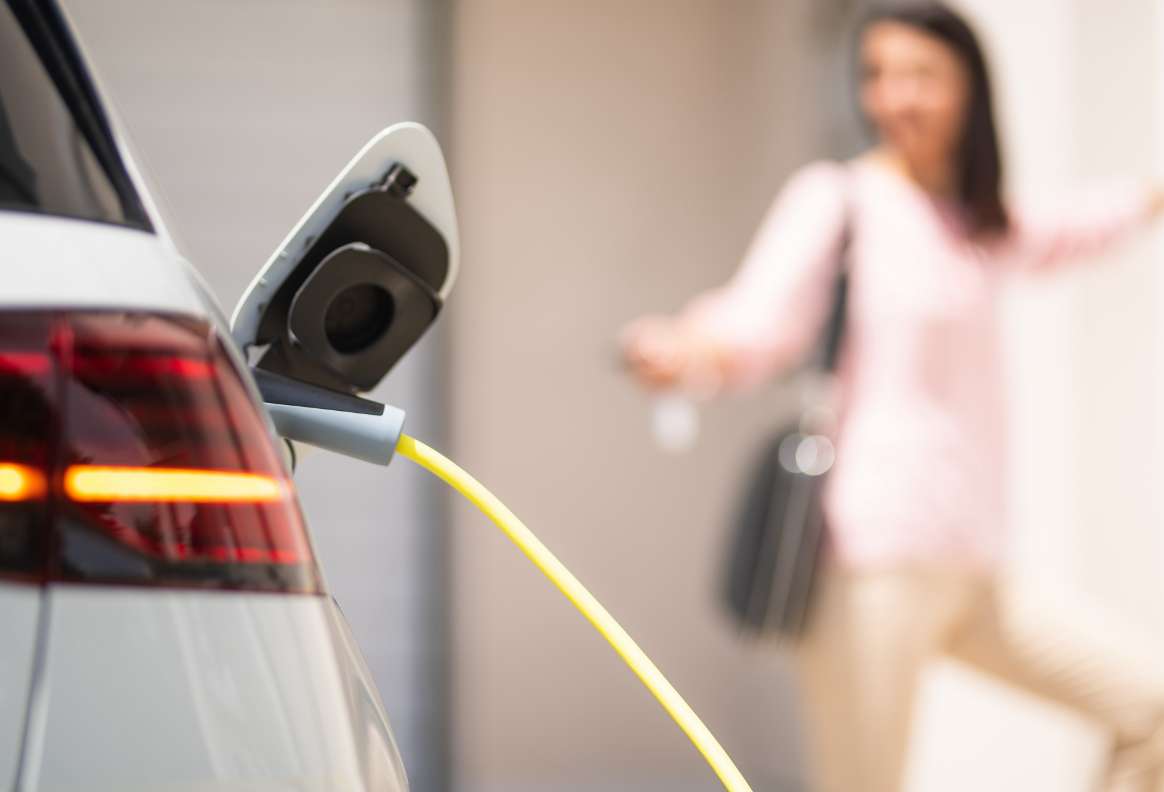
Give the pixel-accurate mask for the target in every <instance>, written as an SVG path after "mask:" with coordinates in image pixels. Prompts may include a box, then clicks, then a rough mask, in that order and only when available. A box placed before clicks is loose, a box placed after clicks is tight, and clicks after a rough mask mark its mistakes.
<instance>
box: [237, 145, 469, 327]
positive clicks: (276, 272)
mask: <svg viewBox="0 0 1164 792" xmlns="http://www.w3.org/2000/svg"><path fill="white" fill-rule="evenodd" d="M394 162H399V163H402V164H404V165H406V166H407V167H408V169H409V170H411V171H412V172H413V173H414V174H416V177H417V182H416V187H415V188H414V189H413V191H412V193H411V194H410V195H409V196H408V202H409V203H410V204H412V206H413V208H415V209H416V211H418V212H420V214H421V215H423V216H424V218H425V219H426V220H428V221H429V222H430V223H432V225H433V227H434V228H436V230H437V231H439V232H440V233H441V236H443V237H444V239H445V244H446V245H448V248H449V274H448V277H446V278H445V282H444V283H443V284H442V285H441V288H440V291H439V292H438V293H439V294H440V296H441V298H442V299H444V298H446V297H448V294H449V291H450V290H451V289H452V288H453V283H455V282H456V279H457V269H458V267H459V265H460V259H461V245H460V238H459V236H458V234H457V213H456V209H455V207H454V205H453V188H452V186H451V185H450V183H449V172H448V169H447V168H446V166H445V158H444V155H443V154H442V153H441V147H440V144H439V143H438V142H437V139H436V138H435V137H434V136H433V134H432V132H430V131H428V129H426V128H425V127H423V126H421V125H420V124H415V123H411V122H408V123H403V124H394V125H392V126H390V127H388V128H387V129H385V130H383V131H382V132H380V133H379V134H377V135H376V136H375V137H374V138H372V139H371V140H370V141H368V143H367V145H365V146H364V147H363V148H362V149H360V151H359V153H357V154H356V156H355V157H353V158H352V161H351V162H349V163H348V165H347V167H345V168H344V169H343V171H341V172H340V174H339V176H337V177H336V178H335V180H334V181H333V182H332V183H331V184H330V185H329V186H328V188H327V189H326V190H324V192H323V195H321V196H320V197H319V198H318V199H317V200H316V202H315V204H313V205H312V207H311V208H310V209H308V210H307V213H306V214H305V215H304V216H303V217H302V218H301V219H300V221H299V222H298V223H296V225H295V227H294V228H293V229H291V233H289V234H288V235H287V238H286V239H284V240H283V241H282V243H280V245H279V247H278V248H276V249H275V252H274V254H272V256H271V258H270V259H269V260H268V261H267V263H266V264H265V265H264V266H263V268H262V269H261V270H259V272H258V274H257V275H255V278H254V280H253V281H251V285H250V286H248V287H247V290H246V293H245V294H244V295H243V298H242V300H241V301H240V302H239V304H238V306H237V307H236V308H235V311H234V316H232V317H231V322H230V324H231V328H232V332H233V334H234V339H235V343H237V344H238V345H239V346H240V347H241V348H243V349H244V350H245V349H246V348H247V346H249V345H250V344H251V343H252V342H253V341H254V339H255V334H256V333H257V332H258V327H259V319H260V318H261V316H262V313H263V308H264V307H266V304H267V303H268V302H269V301H270V299H271V297H272V296H273V295H274V294H275V292H276V291H277V290H278V288H279V286H280V285H282V283H283V280H284V279H285V278H286V277H287V275H288V274H290V273H291V272H292V271H293V270H294V268H295V265H296V264H297V263H298V261H299V257H300V256H301V255H302V253H303V252H304V250H306V248H307V247H308V245H309V242H310V240H312V239H313V238H315V237H316V236H318V235H319V233H320V232H321V231H322V230H323V229H324V228H326V227H327V225H328V223H330V222H331V221H332V220H333V219H334V218H335V216H336V215H337V214H338V213H339V210H340V209H341V208H342V207H343V204H344V201H345V200H347V197H348V196H349V195H351V194H352V193H353V192H356V191H358V190H365V189H367V188H368V187H370V186H372V185H373V184H375V183H376V182H377V181H379V180H380V179H382V178H384V173H385V172H386V171H387V169H388V167H389V166H390V165H391V164H392V163H394Z"/></svg>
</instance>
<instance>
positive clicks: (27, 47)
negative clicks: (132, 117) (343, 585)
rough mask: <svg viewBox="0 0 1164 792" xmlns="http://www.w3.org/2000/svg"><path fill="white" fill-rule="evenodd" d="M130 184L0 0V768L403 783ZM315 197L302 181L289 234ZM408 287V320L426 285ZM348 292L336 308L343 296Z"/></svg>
mask: <svg viewBox="0 0 1164 792" xmlns="http://www.w3.org/2000/svg"><path fill="white" fill-rule="evenodd" d="M441 168H442V169H443V161H442V162H441ZM356 170H357V171H358V170H359V169H358V168H357V169H356ZM353 173H355V172H353ZM356 175H358V174H356ZM353 178H355V177H354V176H352V174H348V178H347V181H344V180H343V179H341V180H339V181H337V185H338V186H339V187H343V188H344V189H343V190H341V191H339V192H336V190H333V193H336V194H338V195H339V198H338V199H335V200H340V201H341V202H342V200H346V199H347V198H348V197H349V195H350V188H351V184H352V179H353ZM446 178H447V177H446ZM423 181H424V180H423V178H422V184H423ZM339 182H343V183H342V184H340V183H339ZM438 186H439V187H441V189H445V188H446V187H447V184H446V185H438ZM340 193H342V194H340ZM424 200H431V196H430V197H429V198H426V199H424ZM449 200H450V201H451V197H450V198H449ZM332 203H334V200H333V201H332ZM152 207H153V203H152V201H151V200H150V198H149V196H148V195H147V194H146V192H145V191H144V189H143V187H142V184H141V182H140V180H139V179H137V178H136V176H135V170H134V167H133V165H132V162H131V161H130V159H129V158H128V155H127V153H126V151H125V149H124V147H123V145H122V144H121V142H120V140H119V138H118V136H117V134H116V130H115V127H114V125H113V123H112V122H111V120H110V116H109V114H108V112H107V111H106V108H105V106H104V104H103V102H102V100H101V98H100V96H99V93H98V91H97V89H96V88H95V86H94V84H93V81H92V79H91V78H90V76H89V74H88V72H87V70H86V67H85V65H84V62H83V59H82V57H81V55H80V53H79V50H78V48H77V47H76V45H75V43H74V40H73V37H72V36H71V34H70V32H69V29H68V24H67V22H66V20H65V19H64V17H63V16H62V14H61V13H60V11H59V10H58V9H57V7H56V6H55V4H53V3H51V2H35V1H34V0H5V2H4V3H3V4H0V272H2V280H0V625H2V627H3V633H2V635H3V637H2V638H0V786H4V785H7V786H8V788H12V789H15V790H19V791H20V792H34V791H36V792H41V791H43V792H49V791H52V792H64V791H65V790H118V792H129V790H151V791H153V790H182V792H223V791H225V790H237V791H238V792H244V790H245V792H260V791H261V790H345V791H348V790H357V791H358V790H386V791H393V790H404V789H406V788H407V782H406V779H405V774H404V769H403V764H402V762H401V758H400V756H399V754H398V752H397V749H396V746H395V744H394V742H393V738H392V733H391V730H390V728H389V725H388V721H387V718H386V716H385V714H384V710H383V707H382V705H381V702H380V699H379V695H378V693H377V691H376V688H375V686H374V684H373V682H372V680H371V677H370V676H369V673H368V670H367V668H366V667H365V664H364V662H363V660H362V658H361V656H360V653H359V650H358V649H357V647H356V645H355V644H354V642H353V640H352V637H351V634H350V632H349V630H348V628H347V625H346V624H345V622H344V619H343V617H342V615H341V614H340V612H339V610H338V608H337V606H336V604H335V603H334V601H333V600H332V598H331V597H330V596H329V595H328V593H327V588H326V586H325V583H324V579H323V576H322V575H321V572H320V570H319V568H318V566H317V562H316V558H315V555H314V553H313V551H312V543H311V539H310V535H309V533H308V531H307V528H306V526H305V525H304V521H303V517H302V514H301V512H300V509H299V506H298V503H297V500H296V495H295V491H294V487H293V484H292V483H291V480H290V474H289V466H288V461H287V456H288V455H287V454H286V453H285V451H286V447H285V444H284V442H283V441H282V440H280V438H278V437H277V436H276V434H275V433H274V431H273V428H272V423H271V419H270V415H269V413H268V411H267V410H266V409H265V408H264V405H263V399H262V398H261V397H260V394H259V390H258V389H257V387H256V384H255V379H254V377H253V376H252V374H251V372H250V369H249V368H248V366H247V362H246V361H245V360H244V353H243V351H242V350H240V348H239V346H238V345H237V344H236V339H237V338H238V333H237V328H236V334H235V338H232V336H231V331H230V328H229V327H228V326H227V323H226V321H225V319H224V318H223V314H222V312H221V311H220V310H219V308H218V307H217V306H216V305H215V303H214V300H213V298H212V297H211V296H210V295H209V293H208V292H207V290H206V289H205V288H204V287H203V286H202V285H201V283H200V281H199V279H198V277H197V275H196V273H195V272H194V270H193V269H192V268H191V267H190V266H189V265H188V264H187V263H186V262H185V261H183V260H182V258H181V257H180V256H179V255H178V253H177V252H176V250H175V248H174V246H173V244H172V243H171V242H170V240H169V239H168V238H167V237H166V235H165V232H164V229H163V228H162V226H161V223H160V220H159V218H158V217H157V215H156V212H155V211H154V210H153V208H152ZM449 207H450V213H449V217H450V218H451V203H449ZM334 210H335V207H334V206H332V205H331V204H329V203H328V201H327V200H322V199H321V203H320V204H319V205H317V207H315V208H314V209H313V214H312V215H310V217H309V218H308V219H305V222H304V223H303V224H301V226H300V227H299V228H298V229H297V231H296V232H293V234H292V237H294V234H295V233H300V232H302V233H308V232H311V233H310V234H309V240H308V241H312V240H314V239H316V236H315V232H312V231H311V229H312V228H313V227H314V226H313V223H315V224H316V225H319V223H321V222H325V221H326V219H327V218H326V217H324V215H327V213H328V212H332V214H334ZM321 213H323V214H321ZM329 216H330V215H329ZM320 217H324V220H322V221H321V220H319V218H320ZM311 218H315V219H314V220H312V219H311ZM434 222H436V221H434ZM437 225H440V223H439V222H437ZM304 229H306V230H304ZM317 230H318V229H317ZM453 233H454V234H455V231H454V232H453ZM450 238H451V237H450ZM353 244H355V243H353ZM355 246H356V247H357V248H358V247H359V244H355ZM450 246H451V247H452V248H454V249H455V243H452V244H451V245H447V246H446V247H450ZM351 247H352V245H349V248H351ZM345 250H347V252H348V254H350V253H351V250H348V249H345ZM356 252H359V250H357V251H356ZM373 252H375V251H373ZM446 252H447V251H446ZM295 255H296V251H288V249H287V248H284V249H283V250H282V251H280V253H279V254H278V255H277V256H276V257H274V259H273V262H274V263H273V265H271V266H273V267H274V269H272V268H271V266H269V267H268V270H267V271H266V272H267V274H265V275H264V276H263V277H261V278H259V279H258V281H256V285H255V287H254V289H255V290H257V292H253V293H258V294H259V295H260V296H259V298H254V299H252V302H251V305H252V310H251V313H250V314H248V316H250V318H251V319H253V324H254V328H253V333H252V335H251V336H248V337H247V339H246V340H248V341H253V342H255V346H256V349H255V350H250V351H251V352H260V353H261V352H262V348H260V347H263V348H266V349H267V350H268V357H269V356H270V354H273V353H270V350H271V349H277V347H278V345H279V342H278V341H275V342H274V343H272V342H271V339H266V340H265V341H264V339H262V338H258V337H257V336H255V335H254V334H255V333H259V329H258V324H259V319H261V318H262V311H263V309H264V308H266V304H267V303H268V302H269V300H265V299H262V297H261V294H262V290H263V289H271V290H275V289H277V287H279V286H280V284H281V282H282V281H281V280H280V277H283V276H281V275H280V274H279V273H280V272H283V275H286V276H288V277H290V276H289V275H287V273H289V272H290V271H291V270H290V269H288V267H290V264H287V265H286V266H283V269H282V270H280V269H279V267H280V266H282V265H280V264H279V262H293V260H294V259H295ZM357 258H358V257H357ZM357 269H358V267H357ZM452 269H453V267H452V266H451V265H450V264H449V262H446V274H448V272H447V271H451V270H452ZM284 270H286V272H284ZM409 288H413V290H414V291H417V290H418V289H419V291H417V293H418V294H424V295H428V296H429V297H431V298H432V299H433V300H434V301H435V302H434V303H433V307H432V310H431V312H429V309H428V308H424V310H423V311H421V313H423V314H424V316H426V317H427V319H426V321H431V320H432V318H433V316H435V311H436V308H437V307H439V301H440V299H441V298H443V289H447V284H444V285H443V288H436V287H434V288H431V289H429V288H428V287H424V288H421V287H419V286H410V287H409ZM368 294H369V292H368V290H367V289H364V290H363V291H362V292H361V291H359V290H355V291H353V292H352V294H350V295H349V297H352V298H353V299H349V300H348V301H347V302H346V303H343V305H342V306H341V307H345V306H346V308H347V309H350V310H353V311H356V312H357V315H356V319H358V318H359V316H358V312H359V311H360V310H367V309H368V306H369V305H371V306H373V307H375V305H377V304H378V303H377V300H378V299H380V297H379V296H378V295H377V294H371V302H370V303H369V302H365V303H361V302H360V299H359V298H360V297H361V295H363V296H365V297H366V296H368ZM421 302H423V301H421ZM416 304H417V305H420V304H421V303H420V302H418V303H416ZM417 310H420V309H417ZM426 312H428V313H426ZM429 313H431V314H432V315H429ZM284 318H285V317H284ZM349 318H350V317H349ZM344 319H345V318H344V316H343V315H342V311H341V312H340V314H336V313H335V312H333V311H330V310H329V311H328V317H327V321H328V322H329V323H330V324H329V325H328V328H327V332H331V331H332V330H336V332H339V333H340V334H341V336H340V340H341V341H342V342H343V343H344V344H347V348H346V353H350V354H351V355H356V354H357V353H359V352H360V350H362V349H364V348H365V347H367V346H370V345H372V344H371V340H370V339H369V338H367V337H364V336H362V335H361V334H360V332H358V330H359V328H356V331H355V332H353V329H352V327H351V326H350V322H349V323H348V325H345V324H344ZM381 319H383V317H382V316H381ZM386 321H388V322H389V324H391V317H389V320H386ZM337 323H338V324H337ZM382 323H383V322H382ZM332 325H335V327H333V326H332ZM337 328H338V329H337ZM418 328H419V329H418ZM379 330H380V331H386V328H385V327H380V328H379ZM421 330H423V328H422V327H420V326H419V325H416V326H414V327H412V328H411V329H410V330H409V331H408V332H409V333H411V334H413V335H415V334H416V333H417V332H419V331H421ZM344 333H346V335H343V334H344ZM402 343H405V342H401V340H400V339H399V338H396V339H395V340H394V341H393V345H394V347H395V349H394V351H393V353H392V354H393V355H396V357H398V354H397V353H398V352H399V349H398V348H399V347H401V345H402ZM264 344H267V345H269V346H266V347H264ZM389 357H392V355H389ZM352 359H355V358H352ZM272 360H273V358H272ZM392 362H394V359H392V360H387V359H386V360H385V361H384V363H385V365H391V363H392ZM301 364H302V365H307V364H306V363H304V362H303V361H302V360H300V361H298V363H296V365H301ZM260 365H262V364H261V361H260ZM280 366H281V368H280ZM267 368H268V369H270V370H271V371H273V372H274V373H273V374H272V375H271V376H273V377H274V378H275V379H276V380H278V378H279V377H280V376H282V377H284V378H285V379H294V377H295V374H296V371H295V370H293V369H294V366H291V365H290V364H288V363H287V359H286V356H284V357H283V358H280V360H279V361H274V363H273V364H272V365H270V366H267ZM358 368H360V376H361V377H364V379H365V380H366V381H368V382H371V381H373V380H375V379H377V376H376V372H375V371H371V372H369V370H368V366H366V365H362V366H360V367H358ZM373 368H374V366H373ZM324 369H326V366H325V367H324ZM324 369H320V370H321V371H322V370H324ZM340 373H341V374H342V372H340ZM333 374H334V372H333ZM382 374H383V372H380V375H381V376H382ZM337 376H338V375H337ZM306 379H307V380H308V381H311V379H312V378H311V377H306ZM337 383H338V385H337ZM316 384H317V385H318V384H320V383H319V382H316ZM323 384H325V385H331V386H333V389H334V390H337V392H344V398H351V399H355V398H356V396H355V394H356V392H357V391H358V390H362V389H363V388H362V387H356V386H355V385H351V387H342V386H345V385H347V384H349V383H345V382H344V381H343V379H342V377H340V378H339V379H338V380H337V379H335V377H334V376H333V377H332V381H331V382H327V383H323Z"/></svg>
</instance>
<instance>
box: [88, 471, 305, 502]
mask: <svg viewBox="0 0 1164 792" xmlns="http://www.w3.org/2000/svg"><path fill="white" fill-rule="evenodd" d="M65 494H66V495H68V496H69V498H71V499H72V500H74V501H78V502H81V503H123V502H126V501H140V502H182V503H270V502H272V501H278V500H282V499H283V498H284V497H285V496H286V494H287V492H286V489H285V487H284V485H283V484H282V482H280V481H279V480H277V479H275V478H272V477H271V476H264V475H261V474H258V473H242V472H237V471H230V470H200V469H196V468H154V467H111V466H102V465H72V466H71V467H69V469H68V470H66V471H65Z"/></svg>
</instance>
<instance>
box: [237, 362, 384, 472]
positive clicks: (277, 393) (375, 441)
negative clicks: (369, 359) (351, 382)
mask: <svg viewBox="0 0 1164 792" xmlns="http://www.w3.org/2000/svg"><path fill="white" fill-rule="evenodd" d="M253 373H254V375H255V383H256V384H257V385H258V387H259V393H260V394H261V395H262V397H263V402H264V404H265V405H266V408H267V412H268V413H269V414H270V416H271V421H272V422H273V423H274V424H275V431H276V432H278V433H279V436H280V437H284V438H286V439H288V440H292V441H294V442H296V443H305V444H307V445H311V446H315V447H317V448H323V449H326V450H328V451H334V452H335V453H337V454H343V455H344V456H350V457H353V458H355V459H359V460H362V461H364V462H371V463H372V464H374V465H387V464H388V463H389V462H391V461H392V456H393V454H394V452H395V450H396V444H397V443H398V442H399V441H400V435H401V434H402V433H403V431H404V411H403V410H400V409H397V408H396V407H392V406H391V405H387V404H380V403H379V402H374V401H370V400H368V399H361V398H359V397H358V396H351V395H348V394H345V393H339V392H336V391H331V390H328V389H326V388H320V387H318V386H316V385H309V384H307V383H304V382H297V381H296V380H292V379H290V378H288V377H283V376H280V375H278V374H272V373H270V372H266V371H263V370H261V369H256V370H254V371H253Z"/></svg>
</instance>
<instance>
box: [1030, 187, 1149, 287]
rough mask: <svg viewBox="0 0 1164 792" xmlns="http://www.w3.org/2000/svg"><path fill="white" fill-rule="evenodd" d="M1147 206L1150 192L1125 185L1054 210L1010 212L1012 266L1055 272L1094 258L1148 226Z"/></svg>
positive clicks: (1035, 209) (1075, 200) (1086, 196)
mask: <svg viewBox="0 0 1164 792" xmlns="http://www.w3.org/2000/svg"><path fill="white" fill-rule="evenodd" d="M1151 206H1152V194H1151V192H1150V191H1149V190H1148V189H1146V188H1143V187H1140V188H1136V187H1129V186H1126V185H1125V186H1123V187H1119V188H1114V189H1109V190H1105V191H1102V192H1095V193H1092V194H1089V195H1084V196H1079V197H1076V198H1075V199H1074V200H1073V201H1072V203H1071V204H1070V205H1067V206H1061V207H1058V208H1031V207H1021V208H1020V209H1019V210H1017V211H1014V212H1012V222H1013V223H1014V233H1013V237H1012V239H1013V244H1014V247H1015V248H1016V250H1015V252H1016V253H1017V254H1018V255H1017V256H1016V257H1015V261H1017V262H1019V266H1021V267H1022V268H1024V269H1032V270H1053V269H1058V268H1060V267H1062V266H1064V265H1068V264H1071V263H1073V262H1076V261H1079V260H1081V259H1086V258H1088V257H1091V256H1098V255H1100V254H1102V253H1105V252H1106V251H1108V250H1109V249H1111V248H1113V247H1115V246H1116V245H1117V244H1118V243H1120V242H1122V241H1124V240H1125V239H1126V238H1128V237H1129V236H1131V235H1132V233H1133V232H1135V231H1137V230H1139V229H1141V228H1143V227H1144V226H1146V225H1147V223H1148V221H1149V220H1150V219H1151V217H1152V211H1151Z"/></svg>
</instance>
